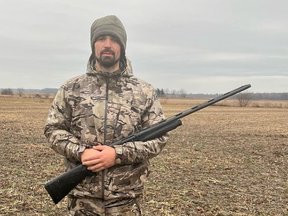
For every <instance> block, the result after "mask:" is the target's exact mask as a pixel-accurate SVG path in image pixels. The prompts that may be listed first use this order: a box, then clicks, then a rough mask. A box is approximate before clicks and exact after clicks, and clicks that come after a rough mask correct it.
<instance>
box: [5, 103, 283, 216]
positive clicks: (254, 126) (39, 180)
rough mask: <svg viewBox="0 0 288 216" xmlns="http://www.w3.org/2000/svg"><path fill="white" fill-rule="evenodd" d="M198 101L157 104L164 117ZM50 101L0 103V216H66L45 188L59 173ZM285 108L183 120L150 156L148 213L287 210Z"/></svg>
mask: <svg viewBox="0 0 288 216" xmlns="http://www.w3.org/2000/svg"><path fill="white" fill-rule="evenodd" d="M203 101H205V100H203ZM203 101H202V102H203ZM200 102H201V101H199V100H193V99H185V100H184V99H183V100H179V99H165V100H164V99H163V100H162V105H163V109H164V111H165V114H166V116H167V117H168V116H171V115H174V114H176V113H178V112H182V111H183V110H186V109H189V108H191V107H193V106H195V105H197V104H199V103H200ZM254 103H255V102H254ZM50 104H51V99H49V98H48V99H47V98H45V99H41V98H36V99H35V98H18V97H2V98H1V100H0V150H1V152H2V157H1V158H0V162H1V172H0V177H1V181H0V215H29V216H30V215H51V216H52V215H53V216H55V215H65V213H66V205H67V201H66V199H64V200H63V201H61V202H60V203H59V204H57V205H54V204H53V202H52V200H51V198H50V196H49V195H48V193H47V192H46V190H45V189H44V184H45V183H46V182H47V181H49V180H51V179H53V178H54V177H56V176H58V175H60V174H61V173H63V172H64V165H63V160H62V159H63V158H62V157H61V156H59V155H57V154H56V153H54V151H53V150H51V149H50V147H49V144H48V143H47V141H46V138H45V137H44V135H43V126H44V124H45V120H46V117H47V115H48V110H49V107H50ZM287 113H288V112H287V108H285V107H284V108H273V107H269V108H265V107H258V108H257V107H236V106H230V105H223V104H221V106H211V107H208V108H205V109H203V110H201V111H199V112H197V113H194V114H192V115H190V116H188V117H185V118H184V119H183V120H182V122H183V125H182V126H181V127H179V128H177V129H176V130H174V131H172V132H171V133H170V139H169V142H168V143H167V145H166V147H165V149H164V150H163V151H162V152H161V154H160V155H158V156H157V157H155V158H153V159H151V161H150V162H151V173H150V176H149V181H148V182H147V184H146V189H145V200H146V215H148V216H150V215H157V216H158V215H164V216H169V215H170V216H171V215H173V216H174V215H175V216H186V215H205V216H230V215H231V216H240V215H241V216H248V215H253V216H254V215H255V216H256V215H265V216H266V215H271V216H276V215H279V216H280V215H288V207H287V203H288V176H287V172H288V171H287V165H288V160H287V157H288V130H287V128H288V115H287Z"/></svg>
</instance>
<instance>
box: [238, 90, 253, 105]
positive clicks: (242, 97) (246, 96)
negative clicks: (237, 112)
mask: <svg viewBox="0 0 288 216" xmlns="http://www.w3.org/2000/svg"><path fill="white" fill-rule="evenodd" d="M236 97H237V99H238V103H239V106H240V107H246V106H247V105H248V103H249V102H250V100H251V93H250V92H243V93H239V94H237V96H236Z"/></svg>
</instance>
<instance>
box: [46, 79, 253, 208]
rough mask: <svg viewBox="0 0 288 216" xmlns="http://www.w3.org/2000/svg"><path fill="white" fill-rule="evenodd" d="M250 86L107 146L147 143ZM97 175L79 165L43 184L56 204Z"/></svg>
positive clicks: (235, 90) (242, 87)
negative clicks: (91, 176)
mask: <svg viewBox="0 0 288 216" xmlns="http://www.w3.org/2000/svg"><path fill="white" fill-rule="evenodd" d="M250 87H251V85H250V84H247V85H244V86H241V87H239V88H237V89H234V90H232V91H230V92H227V93H226V94H223V95H220V96H218V97H216V98H213V99H211V100H209V101H207V102H205V103H202V104H200V105H198V106H195V107H193V108H191V109H188V110H186V111H184V112H181V113H178V114H177V115H175V116H172V117H170V118H167V119H165V120H163V121H161V122H159V123H157V124H155V125H152V126H150V127H148V128H146V129H144V130H142V131H140V132H138V133H135V134H132V135H130V136H128V137H126V138H123V139H121V140H118V141H116V142H114V143H112V144H110V145H109V146H115V145H122V144H124V143H126V142H130V141H147V140H151V139H155V138H157V137H160V136H162V135H164V134H166V133H167V132H169V131H171V130H174V129H176V128H177V127H179V126H180V125H182V122H181V121H180V119H181V118H183V117H185V116H187V115H190V114H192V113H194V112H197V111H199V110H201V109H203V108H205V107H207V106H210V105H212V104H215V103H217V102H219V101H221V100H224V99H225V98H228V97H230V96H232V95H235V94H237V93H239V92H241V91H244V90H246V89H248V88H250ZM96 174H97V173H93V172H91V171H90V170H87V167H86V166H84V165H82V164H80V165H78V166H76V167H75V168H73V169H71V170H68V171H67V172H65V173H63V174H62V175H60V176H58V177H56V178H54V179H52V180H50V181H49V182H47V183H46V184H45V186H44V187H45V189H46V190H47V192H48V193H49V195H50V196H51V198H52V200H53V202H54V203H55V204H57V203H58V202H60V201H61V200H62V199H63V198H64V197H65V196H66V195H67V194H68V193H69V192H70V191H71V190H72V189H73V188H74V187H76V186H77V185H78V184H79V183H80V182H81V181H83V180H84V179H85V177H86V176H89V175H96Z"/></svg>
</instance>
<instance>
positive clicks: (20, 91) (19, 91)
mask: <svg viewBox="0 0 288 216" xmlns="http://www.w3.org/2000/svg"><path fill="white" fill-rule="evenodd" d="M17 91H18V95H19V97H22V95H23V93H24V89H23V88H18V89H17Z"/></svg>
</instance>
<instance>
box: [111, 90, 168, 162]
mask: <svg viewBox="0 0 288 216" xmlns="http://www.w3.org/2000/svg"><path fill="white" fill-rule="evenodd" d="M147 104H148V106H147V110H146V111H145V112H144V116H143V117H142V120H143V128H146V127H149V126H151V125H153V124H156V123H158V122H160V121H161V120H163V119H164V114H163V111H162V108H161V105H160V102H159V100H158V99H157V96H156V93H155V91H154V90H153V97H152V99H149V100H148V103H147ZM168 137H169V135H168V134H165V135H163V136H161V137H159V138H156V139H152V140H149V141H145V142H142V141H134V142H127V143H124V144H123V145H115V146H114V148H115V150H116V160H115V163H116V164H131V163H139V162H143V161H145V160H149V159H151V158H153V157H155V156H157V155H158V154H159V153H160V152H161V151H162V150H163V148H164V147H165V145H166V142H167V140H168Z"/></svg>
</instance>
